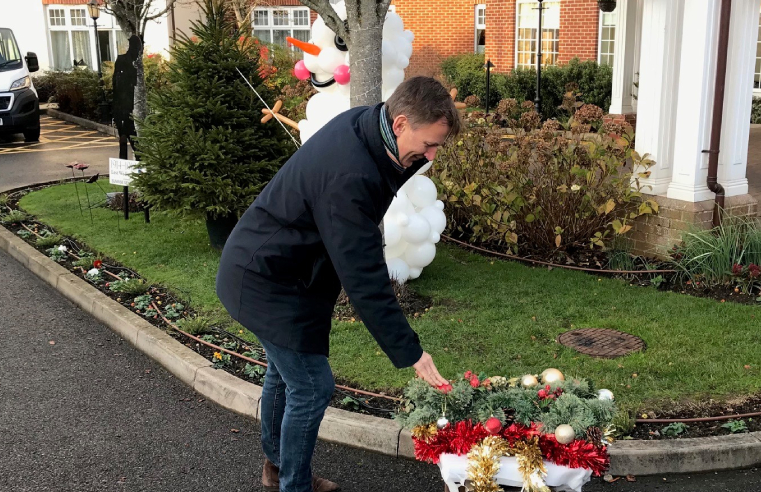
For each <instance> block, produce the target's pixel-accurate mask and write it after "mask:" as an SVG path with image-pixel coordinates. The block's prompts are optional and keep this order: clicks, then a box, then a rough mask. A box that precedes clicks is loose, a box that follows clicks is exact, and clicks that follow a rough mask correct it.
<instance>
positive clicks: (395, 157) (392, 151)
mask: <svg viewBox="0 0 761 492" xmlns="http://www.w3.org/2000/svg"><path fill="white" fill-rule="evenodd" d="M380 129H381V137H383V146H384V147H386V152H387V153H388V155H389V157H390V158H391V162H392V164H393V165H394V169H396V170H397V172H399V173H400V174H401V173H403V172H404V166H402V164H401V160H400V159H399V146H398V145H397V144H396V135H394V130H393V129H392V128H391V121H390V120H389V118H388V112H387V110H386V105H385V104H384V105H383V106H382V107H381V113H380Z"/></svg>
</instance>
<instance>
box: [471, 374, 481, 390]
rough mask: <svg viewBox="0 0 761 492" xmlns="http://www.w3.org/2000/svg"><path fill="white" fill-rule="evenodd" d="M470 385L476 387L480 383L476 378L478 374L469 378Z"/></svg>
mask: <svg viewBox="0 0 761 492" xmlns="http://www.w3.org/2000/svg"><path fill="white" fill-rule="evenodd" d="M470 385H471V386H472V387H474V388H478V387H479V386H480V385H481V382H480V381H479V380H478V376H473V377H471V378H470Z"/></svg>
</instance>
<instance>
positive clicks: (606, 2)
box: [597, 0, 616, 12]
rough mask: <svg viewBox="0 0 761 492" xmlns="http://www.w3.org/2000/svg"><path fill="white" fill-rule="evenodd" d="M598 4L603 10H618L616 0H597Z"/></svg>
mask: <svg viewBox="0 0 761 492" xmlns="http://www.w3.org/2000/svg"><path fill="white" fill-rule="evenodd" d="M597 6H598V7H600V10H602V11H603V12H613V11H614V10H616V0H597Z"/></svg>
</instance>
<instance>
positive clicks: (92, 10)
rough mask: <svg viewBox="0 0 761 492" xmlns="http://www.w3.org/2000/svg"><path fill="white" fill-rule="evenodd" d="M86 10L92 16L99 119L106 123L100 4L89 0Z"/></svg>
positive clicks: (106, 110) (106, 108)
mask: <svg viewBox="0 0 761 492" xmlns="http://www.w3.org/2000/svg"><path fill="white" fill-rule="evenodd" d="M87 10H88V12H89V14H90V17H91V18H92V23H93V29H94V30H95V58H96V61H97V62H98V86H99V87H100V103H99V104H98V106H99V108H100V121H101V123H108V119H109V118H108V103H107V102H106V98H105V90H104V88H103V71H102V69H101V64H100V39H99V37H98V18H99V17H100V5H99V4H98V0H90V1H89V2H88V4H87Z"/></svg>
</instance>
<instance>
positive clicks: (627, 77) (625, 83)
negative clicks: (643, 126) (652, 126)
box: [609, 0, 637, 114]
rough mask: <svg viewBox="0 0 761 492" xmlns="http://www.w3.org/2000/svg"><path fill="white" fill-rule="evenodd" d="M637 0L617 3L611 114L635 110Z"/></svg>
mask: <svg viewBox="0 0 761 492" xmlns="http://www.w3.org/2000/svg"><path fill="white" fill-rule="evenodd" d="M636 25H637V0H619V1H618V4H617V5H616V39H615V43H614V50H615V53H614V55H613V94H612V98H611V104H610V111H609V112H610V114H630V113H633V112H634V105H633V101H634V98H633V97H632V90H633V89H634V70H635V67H634V57H635V53H636V51H637V50H636V44H637V43H636V41H637V36H636Z"/></svg>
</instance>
